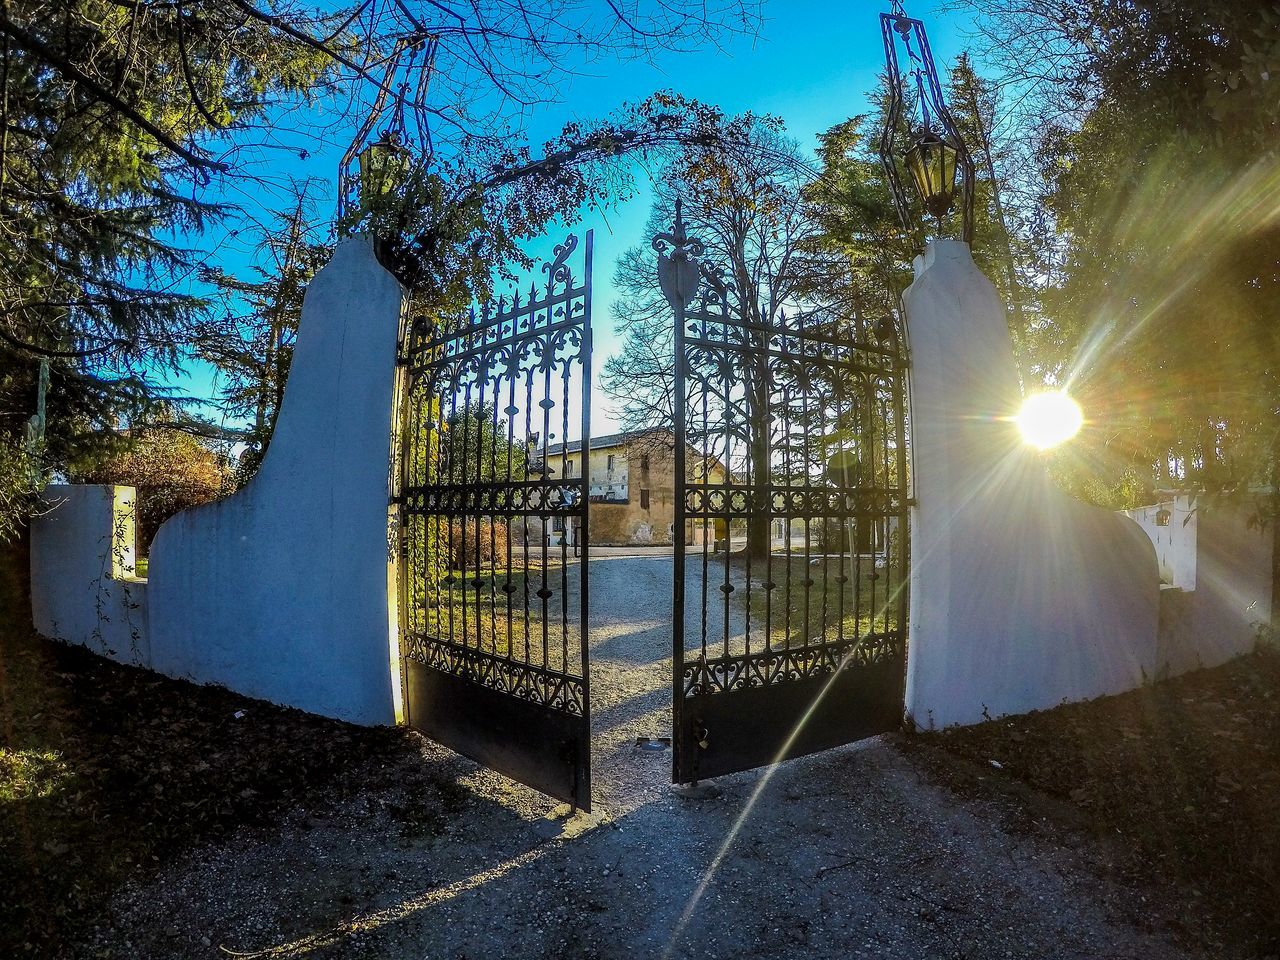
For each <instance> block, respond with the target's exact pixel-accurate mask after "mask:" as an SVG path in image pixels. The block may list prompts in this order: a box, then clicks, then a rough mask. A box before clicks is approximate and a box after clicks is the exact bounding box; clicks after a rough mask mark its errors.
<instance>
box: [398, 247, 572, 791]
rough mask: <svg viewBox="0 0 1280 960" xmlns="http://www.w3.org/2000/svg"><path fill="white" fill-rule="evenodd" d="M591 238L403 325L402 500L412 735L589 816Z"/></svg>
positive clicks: (404, 637)
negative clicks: (483, 293) (489, 291)
mask: <svg viewBox="0 0 1280 960" xmlns="http://www.w3.org/2000/svg"><path fill="white" fill-rule="evenodd" d="M591 240H592V237H591V233H590V232H588V233H587V234H586V237H585V243H583V244H582V246H581V248H580V247H579V243H578V240H577V239H576V238H575V237H573V236H570V237H569V238H568V239H567V240H566V241H565V242H564V243H563V244H560V245H558V246H557V247H556V248H555V256H554V258H553V259H552V260H551V261H550V262H548V263H546V264H544V265H543V267H542V272H543V274H545V277H544V279H542V280H540V281H539V282H538V283H535V284H532V285H530V286H529V287H528V288H526V289H525V290H520V289H518V288H517V290H516V291H515V292H514V293H513V294H512V295H510V296H504V297H499V298H496V299H495V300H491V301H489V302H488V303H486V304H483V305H481V306H480V307H479V308H477V309H473V310H471V311H470V312H469V313H468V314H466V315H465V316H461V317H451V318H444V319H440V318H435V317H417V318H414V320H413V321H412V323H411V324H410V325H409V327H408V328H407V330H406V331H405V334H404V336H403V338H402V350H401V362H402V364H403V366H404V368H405V376H406V388H405V390H404V394H403V400H402V404H403V407H402V427H401V431H400V446H401V449H400V450H399V451H398V456H399V462H400V471H399V484H400V485H399V489H398V492H397V501H398V503H399V505H400V547H401V549H400V559H401V562H400V616H401V645H402V676H403V680H404V693H405V712H406V719H407V721H408V723H409V725H410V726H411V727H413V728H414V729H417V730H419V731H421V732H422V733H424V734H426V735H427V736H429V737H431V738H432V739H434V740H437V741H439V742H440V743H442V744H444V745H446V746H448V747H450V748H452V749H454V750H457V751H458V752H459V753H462V754H464V755H466V756H469V757H471V758H473V759H475V760H477V761H479V762H480V763H483V764H486V765H488V766H490V767H492V768H493V769H495V770H497V771H499V772H500V773H503V774H505V775H507V776H510V777H512V778H513V779H516V780H519V781H521V782H523V783H525V784H527V785H529V786H531V787H533V788H535V789H537V790H541V791H543V792H544V793H547V794H549V795H551V796H553V797H556V798H558V799H561V800H565V801H568V802H570V803H573V804H574V805H575V806H577V807H579V808H581V809H584V810H590V809H591V763H590V760H591V747H590V733H591V719H590V709H589V704H590V699H589V683H588V653H587V646H588V637H587V603H588V584H587V569H588V563H587V561H588V554H587V551H588V544H587V540H586V535H587V529H588V513H589V502H590V469H589V463H590V403H589V398H590V383H591V327H590V313H591V282H590V276H591ZM579 251H580V254H581V256H582V261H581V262H582V268H581V271H580V272H577V271H575V270H574V269H572V268H571V266H570V260H571V259H576V256H575V255H576V254H578V253H579ZM575 433H576V436H574V434H575ZM570 441H572V446H571V443H570ZM574 461H578V465H579V466H578V468H577V469H574ZM575 535H576V536H575ZM574 539H576V541H577V542H571V541H572V540H574Z"/></svg>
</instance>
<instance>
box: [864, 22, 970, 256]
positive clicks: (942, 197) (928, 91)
mask: <svg viewBox="0 0 1280 960" xmlns="http://www.w3.org/2000/svg"><path fill="white" fill-rule="evenodd" d="M880 34H881V37H882V39H883V40H884V56H885V66H886V70H887V74H888V82H889V102H888V106H887V108H886V110H885V122H884V129H883V130H882V131H881V134H880V162H881V163H882V164H883V165H884V171H885V178H886V179H887V180H888V182H889V189H890V191H891V192H892V193H893V202H894V206H895V207H896V208H897V211H898V219H899V220H900V221H901V222H902V226H903V229H905V230H906V231H907V232H908V233H914V232H915V230H916V228H917V226H918V223H919V220H918V217H917V215H916V213H915V209H914V206H913V204H912V202H911V199H910V197H909V195H908V193H907V189H906V184H904V182H903V174H902V172H901V170H900V167H899V164H900V163H901V162H903V160H904V159H906V157H905V154H908V153H911V152H912V151H922V149H923V148H933V147H937V146H939V145H940V147H941V148H943V149H946V150H951V151H954V175H955V176H956V179H958V180H959V183H958V184H956V185H955V186H954V187H950V189H948V188H949V186H950V185H949V184H948V183H943V184H941V189H940V190H939V192H937V193H935V194H933V195H932V196H930V195H926V196H923V197H922V198H921V201H922V205H923V206H924V208H925V209H926V210H927V211H928V212H929V213H930V214H931V215H932V216H935V217H937V218H938V221H939V224H941V222H942V218H943V216H945V215H946V213H947V212H948V211H950V210H951V209H952V208H953V206H954V204H955V201H956V200H957V199H958V200H959V206H960V209H959V216H960V220H961V231H960V232H961V238H962V239H963V240H964V241H965V242H966V243H972V242H973V179H974V165H973V158H972V157H971V156H970V154H969V150H968V148H967V147H966V146H965V143H964V138H963V137H962V136H961V135H960V130H959V128H958V127H957V126H956V122H955V120H954V119H953V118H952V116H951V111H950V110H949V109H947V104H946V99H945V98H944V97H943V95H942V84H941V83H940V82H939V80H938V70H937V67H936V66H935V64H934V61H933V51H932V50H931V49H930V48H929V38H928V36H927V35H926V34H925V29H924V23H923V22H922V21H920V20H917V19H915V18H913V17H908V16H907V15H906V14H905V13H904V12H903V9H902V3H901V2H900V0H894V2H893V8H892V10H891V11H890V12H889V13H882V14H880ZM899 47H902V48H903V49H905V50H906V54H907V60H906V63H905V64H902V63H900V62H899V57H898V49H899ZM904 68H905V69H904ZM908 81H910V82H911V83H912V84H913V86H914V91H913V95H912V100H913V101H914V105H915V106H916V108H917V109H918V112H919V119H918V121H917V122H916V123H914V124H913V123H911V121H909V120H908V121H906V127H907V129H908V130H909V131H910V134H909V136H910V138H911V141H912V142H911V144H910V146H909V148H908V150H907V151H904V155H902V156H900V155H899V151H898V146H899V144H898V141H899V138H900V137H901V136H902V133H903V131H902V129H901V128H902V126H903V123H904V114H905V112H906V108H907V104H908V98H907V95H906V93H905V91H904V86H905V84H906V82H908ZM915 159H916V162H918V163H919V162H923V161H924V160H925V159H927V158H925V157H923V156H917V157H916V158H915ZM943 159H944V161H945V162H943V167H944V168H945V166H946V163H947V162H951V161H950V159H949V158H943ZM935 186H938V185H935ZM956 193H958V194H959V196H958V197H956V196H955V194H956Z"/></svg>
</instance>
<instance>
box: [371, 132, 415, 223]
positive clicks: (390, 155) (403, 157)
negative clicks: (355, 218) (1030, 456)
mask: <svg viewBox="0 0 1280 960" xmlns="http://www.w3.org/2000/svg"><path fill="white" fill-rule="evenodd" d="M358 163H359V165H360V202H361V203H362V204H364V205H368V204H369V203H371V202H374V201H376V200H378V199H380V198H382V197H385V196H386V195H387V194H389V193H390V192H391V191H392V190H394V189H395V188H396V187H398V186H399V185H400V184H401V183H402V182H403V181H404V177H405V174H407V173H408V172H409V151H408V150H407V149H406V148H405V147H404V145H403V144H401V143H400V140H399V138H398V137H396V135H395V134H393V133H392V132H391V131H390V130H388V131H386V132H385V133H383V134H382V136H381V137H379V138H378V139H377V140H375V141H373V143H371V144H369V145H368V146H367V147H365V148H364V149H363V150H361V151H360V156H359V157H358Z"/></svg>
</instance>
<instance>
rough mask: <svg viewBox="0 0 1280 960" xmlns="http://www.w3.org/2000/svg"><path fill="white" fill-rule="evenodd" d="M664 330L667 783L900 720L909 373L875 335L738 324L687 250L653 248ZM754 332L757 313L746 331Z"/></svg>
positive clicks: (843, 322)
mask: <svg viewBox="0 0 1280 960" xmlns="http://www.w3.org/2000/svg"><path fill="white" fill-rule="evenodd" d="M654 247H655V249H656V250H657V251H658V254H659V277H660V280H661V281H662V286H663V292H664V293H665V294H666V295H667V297H668V300H669V301H670V302H671V303H672V306H673V307H674V309H675V312H676V337H675V355H676V356H675V361H676V371H675V378H674V387H675V389H674V396H675V427H676V467H675V472H676V483H677V484H678V487H677V492H676V525H677V529H682V530H683V531H684V534H685V535H684V537H683V538H678V542H677V545H676V558H675V605H674V627H675V630H674V633H675V642H674V649H673V661H674V671H673V678H672V682H673V687H674V690H673V696H674V718H673V719H674V723H673V728H674V729H673V732H674V737H673V744H674V757H673V779H674V780H675V782H677V783H687V782H690V781H694V780H698V779H700V778H706V777H712V776H716V775H719V774H724V773H730V772H734V771H737V770H745V769H749V768H751V767H756V766H760V765H763V764H766V763H771V762H776V761H779V760H782V759H785V758H787V757H792V756H799V755H802V754H805V753H810V752H813V751H815V750H821V749H825V748H827V747H831V746H835V745H837V744H840V743H846V742H849V741H851V740H855V739H859V738H861V737H865V736H870V735H872V734H875V733H879V732H882V731H887V730H891V729H894V728H896V727H897V726H898V725H899V724H900V723H901V720H902V709H903V693H904V684H905V675H906V638H907V637H906V631H907V618H906V611H907V596H906V587H907V511H908V506H909V494H908V485H907V424H906V403H905V382H904V381H905V374H906V368H907V363H906V358H905V355H904V351H903V348H902V344H901V340H900V337H898V336H897V333H896V328H895V325H894V323H893V321H892V319H890V318H886V319H885V320H882V321H881V322H879V323H877V324H873V325H872V324H867V323H865V322H863V321H862V320H861V319H860V318H853V319H849V318H842V317H832V316H829V315H826V314H824V313H820V312H816V311H815V312H808V313H807V312H803V311H797V312H795V313H792V314H791V315H786V314H783V315H781V316H780V318H779V319H778V320H777V321H775V322H771V321H767V320H762V319H760V318H759V317H758V316H749V317H748V316H743V314H744V313H746V312H747V311H745V310H743V309H742V303H741V301H742V300H743V299H744V298H743V297H740V296H739V295H738V292H737V291H735V290H733V288H732V287H731V286H729V285H728V284H726V283H725V281H724V280H723V278H722V277H721V275H720V274H719V273H718V272H717V271H716V270H715V269H714V268H713V267H712V266H710V265H709V264H707V263H705V262H699V258H700V257H702V255H703V245H702V244H701V243H699V241H698V240H696V239H695V238H691V237H688V236H686V234H685V231H684V224H683V222H682V221H681V219H680V213H679V208H678V207H677V221H676V225H675V227H674V229H673V230H672V231H671V232H670V233H666V234H661V235H659V237H657V238H655V241H654ZM751 312H752V313H755V311H751Z"/></svg>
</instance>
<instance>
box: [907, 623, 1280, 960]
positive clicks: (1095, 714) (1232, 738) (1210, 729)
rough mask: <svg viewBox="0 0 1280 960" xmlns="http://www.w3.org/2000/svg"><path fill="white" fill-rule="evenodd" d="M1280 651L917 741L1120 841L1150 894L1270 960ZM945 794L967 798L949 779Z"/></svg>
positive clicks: (1276, 886)
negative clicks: (1197, 898)
mask: <svg viewBox="0 0 1280 960" xmlns="http://www.w3.org/2000/svg"><path fill="white" fill-rule="evenodd" d="M1278 693H1280V651H1276V650H1274V649H1268V648H1264V649H1261V650H1259V651H1258V652H1257V653H1255V654H1252V655H1249V656H1246V657H1241V658H1239V659H1237V660H1234V661H1232V662H1231V663H1228V664H1225V665H1224V666H1221V667H1218V668H1215V669H1212V670H1201V671H1197V672H1196V673H1192V674H1187V675H1185V676H1182V677H1178V678H1175V679H1173V680H1169V681H1165V682H1163V683H1158V684H1154V685H1152V686H1149V687H1144V688H1142V689H1140V690H1135V691H1133V692H1131V693H1127V694H1122V695H1121V696H1116V697H1104V698H1101V699H1098V700H1094V701H1091V702H1089V703H1081V704H1070V705H1066V706H1062V707H1058V708H1056V709H1054V710H1046V711H1041V712H1037V713H1032V714H1027V715H1025V716H1020V717H1016V718H1010V719H1003V720H993V721H988V722H987V723H982V724H978V725H976V726H972V727H964V728H959V729H952V730H947V731H942V732H939V733H929V734H922V735H921V736H920V737H919V740H920V741H921V742H922V743H924V744H932V745H934V746H937V747H940V748H942V749H943V750H945V751H947V752H948V753H950V754H952V755H955V756H958V757H960V758H963V759H965V760H967V761H969V762H972V763H976V764H980V765H982V766H989V765H994V761H991V759H990V758H992V757H999V758H1000V761H999V763H1000V766H1001V768H1002V770H1003V772H1004V774H1005V775H1006V776H1009V777H1013V778H1016V779H1018V780H1020V781H1022V782H1023V783H1025V784H1026V785H1028V786H1030V787H1033V788H1035V789H1036V790H1038V791H1040V792H1041V793H1042V794H1048V795H1050V796H1055V797H1059V798H1061V799H1062V800H1063V801H1066V802H1069V803H1070V804H1071V805H1072V806H1073V807H1075V808H1077V809H1079V810H1080V811H1081V812H1083V813H1084V814H1085V815H1086V816H1087V817H1088V818H1089V821H1090V822H1091V823H1092V824H1093V826H1094V829H1095V830H1097V831H1098V832H1100V833H1108V834H1111V835H1118V836H1119V837H1121V838H1122V839H1123V841H1124V842H1125V844H1126V845H1128V847H1129V848H1130V850H1131V851H1132V852H1133V853H1134V855H1135V857H1136V858H1137V861H1138V862H1140V863H1145V864H1147V865H1148V866H1147V868H1146V875H1147V876H1148V878H1149V879H1150V880H1151V882H1153V883H1157V884H1162V883H1167V882H1168V881H1169V880H1170V879H1172V880H1174V881H1177V882H1181V883H1183V884H1185V885H1186V887H1187V888H1188V889H1190V888H1192V887H1194V888H1195V889H1196V890H1198V891H1200V892H1201V893H1202V894H1203V899H1204V901H1205V904H1204V906H1205V908H1206V910H1207V911H1208V912H1207V913H1206V917H1207V918H1208V920H1209V922H1210V923H1211V924H1215V923H1216V924H1217V927H1216V929H1217V931H1218V932H1219V933H1221V934H1222V935H1224V936H1229V937H1231V938H1232V939H1234V940H1236V941H1237V942H1239V943H1240V944H1241V945H1242V946H1243V948H1244V949H1246V950H1260V951H1261V953H1262V954H1263V955H1269V954H1280V912H1278V911H1276V910H1274V909H1267V910H1258V909H1256V907H1257V906H1258V905H1259V904H1275V903H1276V902H1278V898H1280V818H1278V817H1277V816H1276V809H1277V804H1280V696H1277V694H1278ZM952 785H953V786H956V787H957V788H958V789H966V790H967V789H971V788H972V784H971V782H970V781H968V780H966V779H964V778H962V777H960V776H958V775H957V776H956V777H955V778H954V780H953V784H952Z"/></svg>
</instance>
